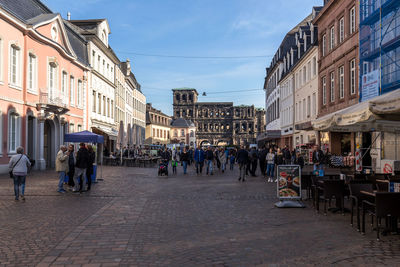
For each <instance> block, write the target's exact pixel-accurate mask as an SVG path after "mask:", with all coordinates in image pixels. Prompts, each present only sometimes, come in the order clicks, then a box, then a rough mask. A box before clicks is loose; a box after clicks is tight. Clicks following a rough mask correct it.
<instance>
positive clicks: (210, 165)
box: [207, 160, 213, 174]
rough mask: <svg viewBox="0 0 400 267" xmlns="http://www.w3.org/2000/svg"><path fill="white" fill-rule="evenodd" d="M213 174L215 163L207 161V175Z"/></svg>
mask: <svg viewBox="0 0 400 267" xmlns="http://www.w3.org/2000/svg"><path fill="white" fill-rule="evenodd" d="M208 173H213V161H212V160H207V174H208Z"/></svg>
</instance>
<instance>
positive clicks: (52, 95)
mask: <svg viewBox="0 0 400 267" xmlns="http://www.w3.org/2000/svg"><path fill="white" fill-rule="evenodd" d="M39 102H40V103H41V104H47V105H53V106H58V107H63V108H66V107H67V104H68V98H67V96H66V95H64V94H63V93H61V92H60V91H58V90H57V89H40V94H39Z"/></svg>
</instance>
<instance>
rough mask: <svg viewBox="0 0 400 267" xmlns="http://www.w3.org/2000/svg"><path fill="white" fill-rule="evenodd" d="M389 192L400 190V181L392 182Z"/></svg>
mask: <svg viewBox="0 0 400 267" xmlns="http://www.w3.org/2000/svg"><path fill="white" fill-rule="evenodd" d="M389 192H397V193H398V192H400V183H396V182H390V184H389Z"/></svg>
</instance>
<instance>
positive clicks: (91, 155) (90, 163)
mask: <svg viewBox="0 0 400 267" xmlns="http://www.w3.org/2000/svg"><path fill="white" fill-rule="evenodd" d="M87 149H88V153H89V160H88V166H87V169H86V179H87V191H90V188H91V187H92V174H93V163H94V162H95V160H96V154H95V152H94V150H93V147H92V145H88V146H87ZM82 176H83V175H82ZM83 180H84V179H81V183H82V181H83ZM79 190H80V191H82V185H81V186H80V188H79Z"/></svg>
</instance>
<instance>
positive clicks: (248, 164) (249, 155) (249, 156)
mask: <svg viewBox="0 0 400 267" xmlns="http://www.w3.org/2000/svg"><path fill="white" fill-rule="evenodd" d="M246 151H247V155H248V160H247V162H246V175H249V174H250V173H251V160H252V159H251V154H250V152H251V151H250V148H249V147H246Z"/></svg>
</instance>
